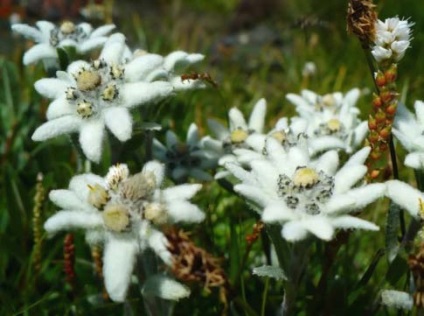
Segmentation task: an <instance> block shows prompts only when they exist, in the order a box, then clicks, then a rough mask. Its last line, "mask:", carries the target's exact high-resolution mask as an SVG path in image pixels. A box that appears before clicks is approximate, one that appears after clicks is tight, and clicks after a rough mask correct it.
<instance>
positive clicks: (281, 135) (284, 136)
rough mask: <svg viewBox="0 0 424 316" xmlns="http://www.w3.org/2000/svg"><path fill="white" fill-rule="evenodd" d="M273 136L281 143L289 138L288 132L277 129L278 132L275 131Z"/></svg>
mask: <svg viewBox="0 0 424 316" xmlns="http://www.w3.org/2000/svg"><path fill="white" fill-rule="evenodd" d="M271 137H274V138H275V139H276V140H278V141H279V142H280V143H283V142H285V141H286V139H287V134H286V132H284V131H276V132H274V133H272V134H271Z"/></svg>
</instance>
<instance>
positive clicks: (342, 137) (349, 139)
mask: <svg viewBox="0 0 424 316" xmlns="http://www.w3.org/2000/svg"><path fill="white" fill-rule="evenodd" d="M359 96H360V91H359V89H356V88H355V89H352V90H350V91H348V92H347V93H346V94H345V95H343V94H342V93H341V92H334V93H331V94H326V95H324V96H320V95H318V94H316V93H315V92H313V91H310V90H302V91H301V94H300V95H297V94H294V93H289V94H287V95H286V98H287V100H289V101H290V102H291V103H292V104H293V105H295V106H296V111H297V112H298V113H299V116H300V120H306V121H307V124H306V125H307V128H306V131H305V132H306V135H307V136H308V137H309V138H310V139H315V141H314V147H315V151H319V150H321V151H325V150H328V149H336V148H340V149H343V150H345V151H346V152H347V153H352V152H353V151H354V150H355V149H356V148H358V147H359V146H360V144H361V143H362V141H363V140H364V138H365V136H366V134H367V131H368V125H367V122H366V121H361V120H360V119H359V118H358V114H359V112H360V111H359V109H358V108H357V107H356V102H357V100H358V98H359ZM296 119H299V118H293V119H292V120H293V121H294V120H296Z"/></svg>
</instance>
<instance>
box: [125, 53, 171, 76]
mask: <svg viewBox="0 0 424 316" xmlns="http://www.w3.org/2000/svg"><path fill="white" fill-rule="evenodd" d="M162 62H163V57H162V56H160V55H156V54H147V55H142V56H140V57H136V58H135V59H134V60H132V61H130V62H129V63H128V64H126V65H125V78H126V79H127V80H128V81H129V82H135V81H138V80H142V81H145V79H146V77H147V76H148V75H149V74H150V73H151V72H152V71H153V70H155V69H156V68H158V67H160V65H161V64H162Z"/></svg>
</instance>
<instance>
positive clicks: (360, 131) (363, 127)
mask: <svg viewBox="0 0 424 316" xmlns="http://www.w3.org/2000/svg"><path fill="white" fill-rule="evenodd" d="M367 133H368V122H367V121H364V122H362V123H360V124H359V125H358V126H357V127H356V128H355V131H354V135H355V136H354V140H353V145H354V146H355V147H356V146H359V145H360V144H361V143H362V142H363V140H364V139H365V136H366V135H367Z"/></svg>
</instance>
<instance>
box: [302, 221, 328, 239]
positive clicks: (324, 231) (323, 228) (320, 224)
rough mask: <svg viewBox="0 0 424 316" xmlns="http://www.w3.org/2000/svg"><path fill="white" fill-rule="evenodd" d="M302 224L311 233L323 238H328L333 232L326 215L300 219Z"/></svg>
mask: <svg viewBox="0 0 424 316" xmlns="http://www.w3.org/2000/svg"><path fill="white" fill-rule="evenodd" d="M302 224H303V226H304V227H305V228H306V229H307V230H308V231H309V232H311V233H312V234H314V235H315V236H317V237H318V238H320V239H323V240H330V239H331V238H332V237H333V234H334V227H333V225H331V223H330V222H329V220H328V219H327V218H326V217H320V216H315V217H309V218H307V219H304V220H302Z"/></svg>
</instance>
